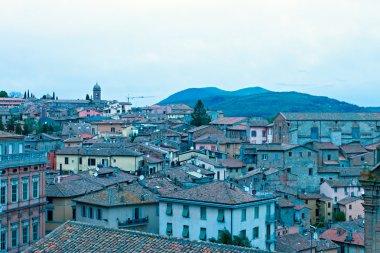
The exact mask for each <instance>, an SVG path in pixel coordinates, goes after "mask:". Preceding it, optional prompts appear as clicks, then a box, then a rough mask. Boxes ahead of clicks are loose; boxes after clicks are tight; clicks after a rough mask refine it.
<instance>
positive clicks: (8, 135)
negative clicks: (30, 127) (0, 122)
mask: <svg viewBox="0 0 380 253" xmlns="http://www.w3.org/2000/svg"><path fill="white" fill-rule="evenodd" d="M0 138H12V139H14V138H17V139H23V138H24V136H23V135H19V134H14V133H9V132H4V131H0Z"/></svg>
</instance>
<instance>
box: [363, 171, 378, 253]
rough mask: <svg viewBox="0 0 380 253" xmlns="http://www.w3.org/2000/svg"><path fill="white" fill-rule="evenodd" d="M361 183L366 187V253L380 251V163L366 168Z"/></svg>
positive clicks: (364, 196)
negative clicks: (371, 167)
mask: <svg viewBox="0 0 380 253" xmlns="http://www.w3.org/2000/svg"><path fill="white" fill-rule="evenodd" d="M360 183H361V185H362V187H363V188H364V195H363V198H364V203H363V206H364V213H365V214H364V216H365V217H364V218H365V229H364V246H365V253H377V252H380V164H377V165H376V166H375V167H374V168H373V169H372V170H364V171H363V172H362V177H361V179H360Z"/></svg>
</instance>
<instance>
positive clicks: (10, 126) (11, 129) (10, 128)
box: [7, 115, 16, 132]
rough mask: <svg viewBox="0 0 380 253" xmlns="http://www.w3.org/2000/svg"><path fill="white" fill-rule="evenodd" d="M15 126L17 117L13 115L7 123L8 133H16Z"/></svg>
mask: <svg viewBox="0 0 380 253" xmlns="http://www.w3.org/2000/svg"><path fill="white" fill-rule="evenodd" d="M15 125H16V117H15V116H14V115H12V116H11V118H10V119H9V120H8V122H7V131H8V132H14V131H15Z"/></svg>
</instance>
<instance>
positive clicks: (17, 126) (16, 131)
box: [15, 122, 22, 134]
mask: <svg viewBox="0 0 380 253" xmlns="http://www.w3.org/2000/svg"><path fill="white" fill-rule="evenodd" d="M15 133H16V134H22V128H21V124H20V122H17V123H16V127H15Z"/></svg>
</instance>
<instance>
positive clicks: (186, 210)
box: [182, 205, 190, 218]
mask: <svg viewBox="0 0 380 253" xmlns="http://www.w3.org/2000/svg"><path fill="white" fill-rule="evenodd" d="M182 217H185V218H189V217H190V211H189V206H188V205H184V206H183V209H182Z"/></svg>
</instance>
